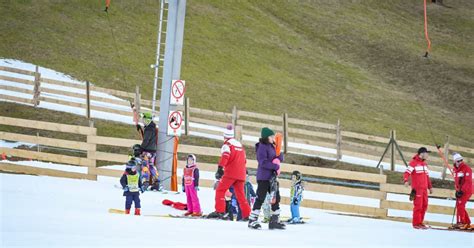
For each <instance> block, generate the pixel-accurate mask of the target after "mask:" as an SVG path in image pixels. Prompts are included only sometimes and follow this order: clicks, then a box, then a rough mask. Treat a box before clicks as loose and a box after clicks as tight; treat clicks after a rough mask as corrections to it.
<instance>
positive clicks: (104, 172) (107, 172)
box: [92, 167, 123, 177]
mask: <svg viewBox="0 0 474 248" xmlns="http://www.w3.org/2000/svg"><path fill="white" fill-rule="evenodd" d="M92 172H93V173H94V174H96V175H98V176H106V177H121V176H122V175H123V170H114V169H106V168H100V167H97V168H93V170H92Z"/></svg>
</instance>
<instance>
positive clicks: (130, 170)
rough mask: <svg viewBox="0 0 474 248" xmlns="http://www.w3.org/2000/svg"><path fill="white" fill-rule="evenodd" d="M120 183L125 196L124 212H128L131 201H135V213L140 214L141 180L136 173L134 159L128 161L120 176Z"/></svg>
mask: <svg viewBox="0 0 474 248" xmlns="http://www.w3.org/2000/svg"><path fill="white" fill-rule="evenodd" d="M120 184H121V185H122V188H123V196H125V214H130V209H131V208H132V202H134V203H135V215H140V208H141V204H140V193H139V192H142V193H143V188H142V182H141V180H140V176H139V175H138V173H137V164H136V162H135V160H130V161H128V163H127V165H126V169H125V172H124V173H123V175H122V177H121V178H120Z"/></svg>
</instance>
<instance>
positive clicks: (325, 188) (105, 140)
mask: <svg viewBox="0 0 474 248" xmlns="http://www.w3.org/2000/svg"><path fill="white" fill-rule="evenodd" d="M0 125H2V126H15V127H19V128H28V129H36V130H48V131H53V132H65V133H74V134H76V135H80V136H85V137H86V138H85V140H86V141H83V142H78V141H71V140H63V139H55V138H46V137H38V136H33V135H25V134H18V133H10V132H0V137H2V139H5V140H11V141H19V142H26V143H31V144H40V145H43V146H48V147H57V148H65V149H70V150H75V151H83V152H86V155H85V156H79V155H77V156H73V155H68V156H66V155H61V154H55V153H50V152H36V151H30V150H22V149H16V148H15V149H12V148H3V147H2V148H0V153H6V154H7V155H9V156H14V157H20V158H25V159H35V160H41V161H50V162H54V163H59V164H65V165H71V166H79V167H86V168H87V173H78V172H66V171H63V170H58V169H43V168H37V167H32V166H24V165H18V164H12V163H6V162H2V163H0V170H1V171H8V172H16V173H25V174H35V175H46V176H56V177H66V178H77V179H88V180H97V176H98V175H99V176H109V177H120V176H121V175H122V173H123V170H114V169H109V168H101V167H97V166H96V165H97V161H109V162H116V163H118V164H124V163H125V162H126V161H127V160H128V156H127V154H115V153H108V152H103V151H98V149H97V146H98V145H105V146H114V147H131V146H132V145H133V144H135V143H138V142H139V140H132V139H121V138H114V137H104V136H98V135H97V130H96V128H94V127H87V126H74V125H64V124H57V123H50V122H42V121H33V120H25V119H15V118H9V117H1V116H0ZM178 152H179V153H183V154H188V153H194V154H196V155H204V156H213V157H218V156H220V149H219V148H213V147H202V146H192V145H180V146H179V151H178ZM183 166H184V161H180V162H179V168H183ZM199 166H200V169H201V171H209V172H214V171H215V170H216V165H215V164H209V163H200V164H199ZM247 167H248V168H252V169H256V168H257V161H255V160H248V163H247ZM281 168H282V172H286V173H291V172H292V171H293V170H299V171H300V172H301V173H302V174H303V175H304V176H313V177H322V178H331V179H335V180H338V179H342V180H351V181H358V182H367V183H372V184H376V185H379V188H380V189H379V190H373V189H366V188H355V187H346V186H336V185H331V184H321V183H312V182H307V183H306V186H305V187H306V190H307V191H311V192H321V193H330V194H336V195H343V196H355V197H362V198H368V199H375V200H378V201H379V202H380V204H379V206H378V207H368V206H363V205H357V204H342V203H335V202H328V201H324V200H314V199H305V200H304V201H303V202H302V206H303V207H309V208H318V209H325V210H333V211H338V212H346V213H351V214H360V215H367V216H372V217H375V218H383V219H393V220H397V221H409V219H406V218H395V217H390V216H388V210H389V209H398V210H407V211H411V209H412V205H411V203H406V202H397V201H390V200H388V199H387V193H397V194H405V195H408V193H409V192H410V189H408V188H405V187H404V186H402V185H394V184H388V183H387V177H386V175H381V174H371V173H362V172H354V171H346V170H335V169H328V168H319V167H310V166H303V165H295V164H286V163H283V164H282V165H281ZM213 184H214V181H213V180H208V179H202V180H201V181H200V185H202V186H203V187H212V185H213ZM280 185H281V187H282V188H289V187H290V186H291V181H289V180H285V179H281V181H280ZM453 194H454V190H446V189H434V195H433V196H435V197H441V198H453ZM471 199H472V198H471ZM289 202H290V198H289V197H287V196H283V197H282V203H283V204H289ZM428 212H429V213H436V214H446V215H450V214H452V212H453V208H452V207H445V206H436V205H430V207H429V209H428ZM468 212H469V213H470V214H474V210H473V209H468ZM431 224H433V225H441V226H447V225H448V223H433V222H432V223H431Z"/></svg>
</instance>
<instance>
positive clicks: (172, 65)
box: [157, 0, 186, 190]
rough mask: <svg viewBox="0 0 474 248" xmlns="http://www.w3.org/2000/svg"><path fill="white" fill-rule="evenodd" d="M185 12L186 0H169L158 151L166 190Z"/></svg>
mask: <svg viewBox="0 0 474 248" xmlns="http://www.w3.org/2000/svg"><path fill="white" fill-rule="evenodd" d="M185 14H186V0H175V1H169V3H168V23H167V26H166V46H165V63H164V70H163V81H162V86H161V87H162V90H161V99H160V119H159V130H160V133H159V135H158V151H157V152H158V154H157V158H158V169H159V171H160V181H161V183H162V184H163V186H164V188H165V189H166V190H170V189H171V174H172V164H173V163H172V162H173V147H174V139H173V138H172V137H169V136H167V135H166V130H167V129H168V114H169V111H173V110H175V107H174V106H171V105H170V95H171V81H172V80H174V79H179V78H180V76H181V75H180V74H181V56H182V48H183V35H184V20H185Z"/></svg>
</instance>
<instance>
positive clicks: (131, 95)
mask: <svg viewBox="0 0 474 248" xmlns="http://www.w3.org/2000/svg"><path fill="white" fill-rule="evenodd" d="M91 89H92V90H93V91H97V92H102V93H107V94H110V95H114V96H120V97H125V98H134V97H135V93H131V92H126V91H121V90H113V89H107V88H102V87H98V86H95V85H91Z"/></svg>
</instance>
